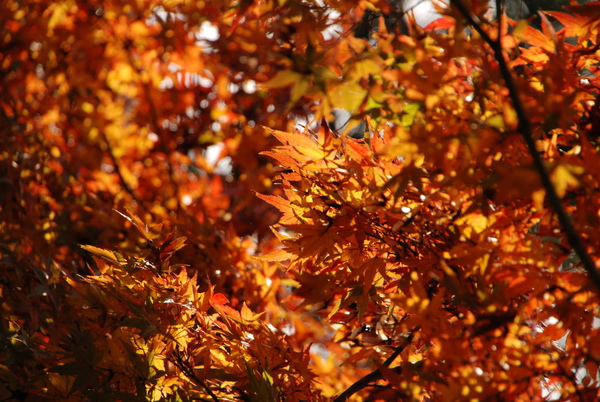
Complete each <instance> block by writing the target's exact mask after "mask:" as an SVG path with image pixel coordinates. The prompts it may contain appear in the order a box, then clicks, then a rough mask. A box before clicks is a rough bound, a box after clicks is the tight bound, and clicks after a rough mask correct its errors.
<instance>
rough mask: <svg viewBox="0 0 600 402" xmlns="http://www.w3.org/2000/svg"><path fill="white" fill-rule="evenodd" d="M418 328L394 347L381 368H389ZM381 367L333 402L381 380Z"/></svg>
mask: <svg viewBox="0 0 600 402" xmlns="http://www.w3.org/2000/svg"><path fill="white" fill-rule="evenodd" d="M419 328H420V327H417V328H415V329H413V330H412V331H410V334H409V335H408V336H407V337H406V338H404V341H403V342H402V343H401V344H400V345H398V346H396V348H395V349H394V352H393V353H392V354H391V355H390V356H389V357H388V358H387V359H385V361H384V362H383V364H382V365H381V367H389V365H390V364H392V363H393V362H394V360H396V357H398V356H399V355H400V353H402V351H403V350H404V349H406V347H407V346H408V345H410V344H411V342H412V340H413V337H414V334H415V332H417V331H418V330H419ZM381 367H380V368H378V369H376V370H373V371H372V372H370V373H369V374H367V375H366V376H364V377H363V378H361V379H360V380H358V381H356V382H355V383H354V384H352V385H351V386H350V387H349V388H348V389H347V390H345V391H344V392H342V393H341V394H340V395H339V396H338V397H337V398H335V399H334V400H333V402H346V401H347V400H348V399H349V398H350V397H351V396H352V395H354V394H355V393H357V392H358V391H360V390H362V389H363V388H365V387H367V386H368V385H369V384H371V383H372V382H375V381H377V380H381V379H382V378H383V372H382V371H381ZM398 369H399V367H394V368H393V369H392V370H398Z"/></svg>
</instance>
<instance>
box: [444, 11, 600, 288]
mask: <svg viewBox="0 0 600 402" xmlns="http://www.w3.org/2000/svg"><path fill="white" fill-rule="evenodd" d="M450 3H451V4H452V5H453V6H455V7H456V8H457V9H458V11H460V13H461V14H462V15H463V17H464V18H465V19H466V20H467V22H468V23H469V24H470V25H471V26H472V27H473V29H475V31H477V33H479V35H480V36H481V38H482V39H483V40H484V41H485V42H486V43H487V44H488V45H489V46H490V47H491V48H492V51H493V53H494V58H495V59H496V61H497V62H498V65H499V67H500V72H501V74H502V78H503V79H504V83H505V85H506V88H507V89H508V92H509V97H510V99H511V101H512V104H513V108H514V109H515V113H516V114H517V119H518V122H519V125H518V127H517V130H518V132H519V134H521V136H522V137H523V139H524V140H525V144H526V145H527V148H528V150H529V153H530V155H531V157H532V158H533V164H534V166H535V169H536V170H537V172H538V174H539V176H540V179H541V180H542V185H543V186H544V190H545V191H546V194H547V195H548V201H549V202H550V205H551V206H552V208H553V209H554V212H556V215H557V217H558V221H559V223H560V225H561V227H562V228H563V230H564V233H565V235H566V237H567V241H568V242H569V244H570V245H571V247H572V248H573V250H574V251H575V253H576V254H577V255H578V256H579V258H580V260H581V262H582V264H583V267H584V269H585V270H586V272H587V273H588V275H589V277H590V279H591V280H592V282H593V283H594V286H595V287H596V289H597V292H598V293H600V273H598V270H597V269H596V264H595V263H594V260H593V259H592V257H591V256H590V254H589V253H588V252H587V249H586V247H585V245H584V244H583V241H582V240H581V236H579V234H578V233H577V231H576V230H575V226H574V225H573V222H572V221H571V218H570V217H569V215H568V214H567V212H566V211H565V209H564V208H563V205H562V201H561V199H560V197H559V196H558V194H557V193H556V189H555V188H554V185H553V184H552V180H551V178H550V174H549V173H548V170H546V167H545V166H544V161H543V159H542V157H541V155H540V153H539V152H538V151H537V148H536V146H535V140H534V138H533V130H532V128H531V122H530V121H529V119H528V118H527V115H526V113H525V108H524V107H523V103H522V102H521V100H520V98H519V91H518V89H517V86H516V84H515V82H514V79H513V77H512V74H511V72H510V69H509V67H508V64H507V62H506V59H505V58H504V54H503V53H502V44H501V37H500V36H499V37H498V38H497V40H492V39H491V38H490V36H489V35H488V34H487V33H486V32H485V31H484V30H483V28H482V27H481V25H480V24H478V23H477V22H476V21H475V19H474V18H473V16H472V15H471V13H470V12H469V10H468V9H467V8H466V7H465V5H464V4H463V3H462V2H461V1H460V0H451V1H450Z"/></svg>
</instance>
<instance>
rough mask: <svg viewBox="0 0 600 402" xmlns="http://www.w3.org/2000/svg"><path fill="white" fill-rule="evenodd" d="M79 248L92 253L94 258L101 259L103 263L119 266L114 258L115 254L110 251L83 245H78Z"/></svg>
mask: <svg viewBox="0 0 600 402" xmlns="http://www.w3.org/2000/svg"><path fill="white" fill-rule="evenodd" d="M79 247H81V248H82V249H84V250H86V251H88V252H90V253H92V254H93V255H95V256H96V257H99V258H102V259H103V260H104V261H106V262H108V263H109V264H113V265H119V260H118V259H117V257H116V256H115V254H114V253H113V252H112V251H109V250H105V249H103V248H99V247H94V246H88V245H84V244H80V245H79Z"/></svg>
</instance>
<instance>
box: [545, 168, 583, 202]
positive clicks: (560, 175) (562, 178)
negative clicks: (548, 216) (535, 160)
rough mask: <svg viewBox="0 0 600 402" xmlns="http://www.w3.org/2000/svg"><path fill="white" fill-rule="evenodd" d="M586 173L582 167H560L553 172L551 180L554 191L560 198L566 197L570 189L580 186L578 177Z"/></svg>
mask: <svg viewBox="0 0 600 402" xmlns="http://www.w3.org/2000/svg"><path fill="white" fill-rule="evenodd" d="M584 171H585V169H584V168H583V167H581V166H574V165H558V166H557V167H556V168H555V169H554V171H553V172H552V175H551V179H552V184H553V185H554V189H555V190H556V193H557V194H558V196H559V197H560V198H562V197H564V195H565V193H566V192H567V190H568V189H569V188H574V187H577V186H579V180H578V179H577V177H575V176H576V175H580V174H582V173H583V172H584Z"/></svg>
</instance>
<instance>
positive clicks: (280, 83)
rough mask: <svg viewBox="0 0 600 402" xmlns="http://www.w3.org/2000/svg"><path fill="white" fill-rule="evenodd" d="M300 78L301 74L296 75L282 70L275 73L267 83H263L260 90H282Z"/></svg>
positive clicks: (290, 71) (293, 72)
mask: <svg viewBox="0 0 600 402" xmlns="http://www.w3.org/2000/svg"><path fill="white" fill-rule="evenodd" d="M301 78H302V74H300V73H297V72H296V71H292V70H283V71H279V72H277V74H275V75H274V76H273V78H271V79H270V80H269V81H267V82H265V83H263V84H262V85H261V88H263V89H271V88H282V87H287V86H290V85H292V84H295V83H296V82H298V81H300V79H301Z"/></svg>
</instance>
